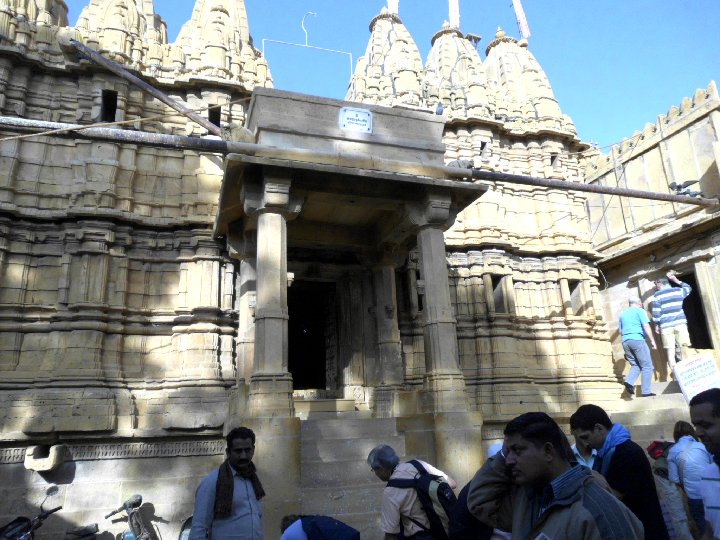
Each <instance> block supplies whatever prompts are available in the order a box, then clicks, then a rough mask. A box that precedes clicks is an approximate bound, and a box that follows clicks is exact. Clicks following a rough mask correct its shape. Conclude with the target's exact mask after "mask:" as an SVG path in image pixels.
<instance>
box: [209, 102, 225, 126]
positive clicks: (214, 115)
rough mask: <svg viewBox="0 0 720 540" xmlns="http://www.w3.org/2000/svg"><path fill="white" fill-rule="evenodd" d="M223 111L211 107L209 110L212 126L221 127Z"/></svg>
mask: <svg viewBox="0 0 720 540" xmlns="http://www.w3.org/2000/svg"><path fill="white" fill-rule="evenodd" d="M221 111H222V107H209V108H208V120H209V121H210V123H211V124H215V125H216V126H217V127H220V112H221Z"/></svg>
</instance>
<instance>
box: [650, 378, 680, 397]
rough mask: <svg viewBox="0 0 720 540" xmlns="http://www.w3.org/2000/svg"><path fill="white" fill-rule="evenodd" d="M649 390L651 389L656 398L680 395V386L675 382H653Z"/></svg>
mask: <svg viewBox="0 0 720 540" xmlns="http://www.w3.org/2000/svg"><path fill="white" fill-rule="evenodd" d="M650 388H652V391H653V392H654V393H655V394H657V395H658V396H661V395H662V396H665V395H668V394H682V390H680V385H679V384H678V382H677V381H663V382H654V383H652V384H651V385H650Z"/></svg>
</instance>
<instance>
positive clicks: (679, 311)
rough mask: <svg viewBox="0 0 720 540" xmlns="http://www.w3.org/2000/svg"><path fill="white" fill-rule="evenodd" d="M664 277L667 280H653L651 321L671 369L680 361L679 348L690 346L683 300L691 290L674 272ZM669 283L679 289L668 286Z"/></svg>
mask: <svg viewBox="0 0 720 540" xmlns="http://www.w3.org/2000/svg"><path fill="white" fill-rule="evenodd" d="M666 275H667V278H658V279H656V280H655V288H656V289H657V292H656V293H655V295H654V296H653V297H652V320H653V323H655V332H656V333H658V334H660V338H661V339H662V343H663V348H664V349H665V352H666V353H667V357H668V363H669V364H670V368H671V369H672V368H674V367H675V363H676V362H680V361H681V360H682V349H681V347H689V346H690V335H689V334H688V327H687V319H686V318H685V312H684V311H683V300H685V298H686V297H687V296H688V295H689V294H690V293H691V292H692V288H691V287H690V285H688V284H687V283H683V282H682V281H680V280H679V279H678V278H677V277H675V273H674V272H672V271H670V272H668V273H667V274H666ZM670 281H672V282H673V283H675V284H676V285H680V287H672V286H670Z"/></svg>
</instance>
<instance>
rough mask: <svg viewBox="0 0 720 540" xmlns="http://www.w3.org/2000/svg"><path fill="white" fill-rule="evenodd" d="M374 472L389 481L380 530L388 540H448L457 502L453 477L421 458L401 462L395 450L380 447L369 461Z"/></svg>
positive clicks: (384, 491) (385, 446) (385, 445)
mask: <svg viewBox="0 0 720 540" xmlns="http://www.w3.org/2000/svg"><path fill="white" fill-rule="evenodd" d="M367 463H368V465H370V469H371V470H372V471H373V473H375V476H377V477H378V478H379V479H380V480H382V481H383V482H387V484H386V486H385V489H384V490H383V498H382V507H381V517H380V528H381V529H382V531H383V532H384V533H385V540H395V539H396V538H397V539H403V538H412V539H413V540H426V539H427V540H430V539H433V540H447V534H448V527H449V518H448V515H449V513H450V511H451V509H452V507H453V506H454V504H455V503H456V502H457V499H456V497H455V494H454V493H453V491H452V490H453V489H455V488H456V487H457V483H456V482H455V480H453V479H452V478H451V477H450V476H448V475H447V474H445V473H444V472H442V471H441V470H439V469H436V468H435V467H433V466H432V465H430V464H429V463H425V462H424V461H421V460H419V459H414V460H411V461H409V462H407V463H400V458H399V457H398V455H397V453H396V452H395V450H394V449H393V448H392V447H390V446H388V445H387V444H380V445H378V446H376V447H375V448H373V449H372V450H371V451H370V454H369V455H368V458H367Z"/></svg>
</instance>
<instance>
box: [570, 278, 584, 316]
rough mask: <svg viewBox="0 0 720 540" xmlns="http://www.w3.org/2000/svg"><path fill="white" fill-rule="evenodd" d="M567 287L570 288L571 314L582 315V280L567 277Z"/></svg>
mask: <svg viewBox="0 0 720 540" xmlns="http://www.w3.org/2000/svg"><path fill="white" fill-rule="evenodd" d="M568 288H569V289H570V306H571V308H572V312H573V314H574V315H582V314H583V312H584V311H585V304H584V302H583V294H582V281H580V280H578V279H569V280H568Z"/></svg>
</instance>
